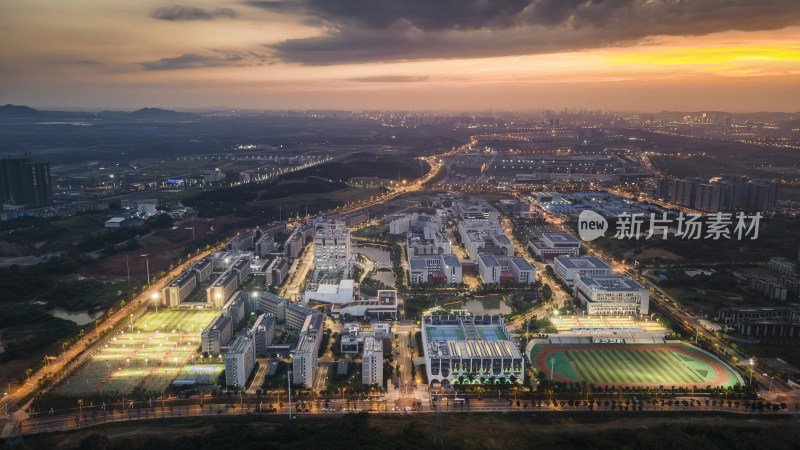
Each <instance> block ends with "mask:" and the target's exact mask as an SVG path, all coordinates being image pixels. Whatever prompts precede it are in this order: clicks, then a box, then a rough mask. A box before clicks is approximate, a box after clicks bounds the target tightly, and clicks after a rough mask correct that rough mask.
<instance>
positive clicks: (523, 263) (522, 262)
mask: <svg viewBox="0 0 800 450" xmlns="http://www.w3.org/2000/svg"><path fill="white" fill-rule="evenodd" d="M510 259H511V261H512V262H513V263H514V265H515V266H517V269H519V270H533V266H532V265H531V263H529V262H528V260H527V259H525V258H521V257H519V256H512V257H511V258H510Z"/></svg>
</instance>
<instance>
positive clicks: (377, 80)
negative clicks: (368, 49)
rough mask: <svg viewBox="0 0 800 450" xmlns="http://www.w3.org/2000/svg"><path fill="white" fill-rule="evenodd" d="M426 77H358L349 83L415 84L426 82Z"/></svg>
mask: <svg viewBox="0 0 800 450" xmlns="http://www.w3.org/2000/svg"><path fill="white" fill-rule="evenodd" d="M429 78H430V77H428V76H424V75H421V76H409V75H378V76H374V77H360V78H351V79H350V81H358V82H361V83H416V82H419V81H427V80H428V79H429Z"/></svg>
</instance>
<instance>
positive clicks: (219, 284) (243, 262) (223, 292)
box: [206, 256, 250, 308]
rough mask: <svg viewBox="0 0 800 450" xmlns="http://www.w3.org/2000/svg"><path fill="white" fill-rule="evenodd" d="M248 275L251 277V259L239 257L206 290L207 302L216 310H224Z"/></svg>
mask: <svg viewBox="0 0 800 450" xmlns="http://www.w3.org/2000/svg"><path fill="white" fill-rule="evenodd" d="M226 259H227V258H226ZM248 275H250V257H249V256H239V257H238V258H236V260H234V261H233V263H231V264H230V265H229V266H228V267H227V269H226V270H225V272H222V274H221V275H220V276H219V277H217V279H216V280H214V282H213V283H211V286H209V287H208V288H207V289H206V301H207V302H208V303H210V304H212V305H214V307H215V308H222V306H223V305H224V304H225V303H226V302H227V301H228V299H229V298H231V296H232V295H233V294H234V292H236V290H237V289H239V286H241V284H242V282H244V280H245V279H246V278H247V276H248Z"/></svg>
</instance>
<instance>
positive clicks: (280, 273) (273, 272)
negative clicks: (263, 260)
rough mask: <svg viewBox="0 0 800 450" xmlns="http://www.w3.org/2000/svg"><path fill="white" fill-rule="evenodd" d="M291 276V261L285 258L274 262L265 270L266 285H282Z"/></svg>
mask: <svg viewBox="0 0 800 450" xmlns="http://www.w3.org/2000/svg"><path fill="white" fill-rule="evenodd" d="M288 276H289V260H288V259H286V258H285V257H283V256H279V257H277V258H275V259H273V260H272V261H270V263H269V265H268V266H267V267H266V269H264V283H265V284H274V285H280V284H283V282H284V281H286V277H288Z"/></svg>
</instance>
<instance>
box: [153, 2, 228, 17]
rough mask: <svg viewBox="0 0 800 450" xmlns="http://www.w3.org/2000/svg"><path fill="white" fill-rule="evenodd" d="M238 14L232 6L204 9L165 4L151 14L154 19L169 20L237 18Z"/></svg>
mask: <svg viewBox="0 0 800 450" xmlns="http://www.w3.org/2000/svg"><path fill="white" fill-rule="evenodd" d="M238 16H239V14H238V13H237V12H236V11H234V10H233V9H231V8H217V9H203V8H198V7H195V6H184V5H172V6H165V7H163V8H158V9H156V10H155V11H153V12H152V14H150V17H153V18H154V19H160V20H169V21H180V20H213V19H219V18H226V19H235V18H236V17H238Z"/></svg>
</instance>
